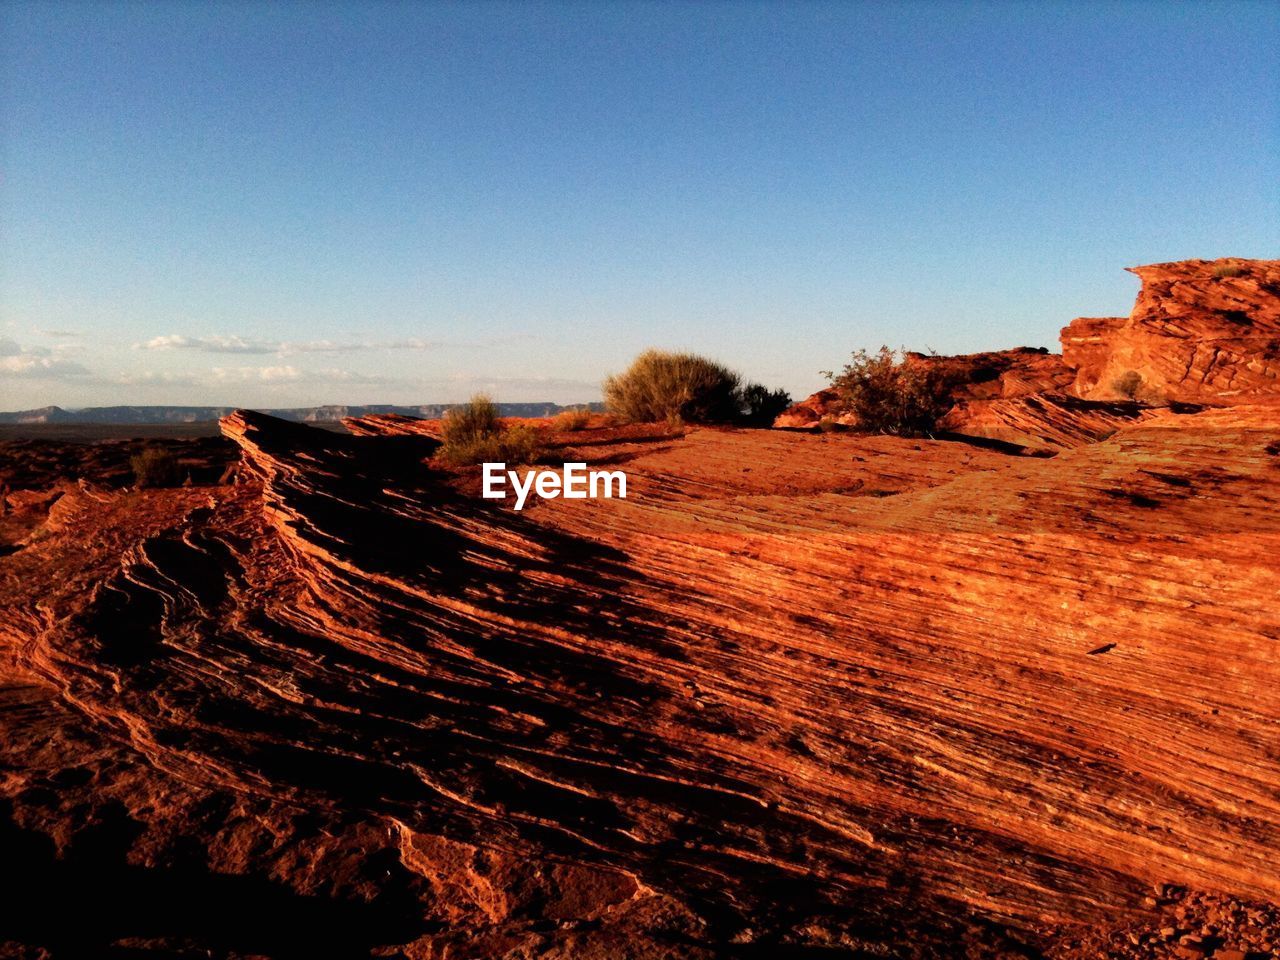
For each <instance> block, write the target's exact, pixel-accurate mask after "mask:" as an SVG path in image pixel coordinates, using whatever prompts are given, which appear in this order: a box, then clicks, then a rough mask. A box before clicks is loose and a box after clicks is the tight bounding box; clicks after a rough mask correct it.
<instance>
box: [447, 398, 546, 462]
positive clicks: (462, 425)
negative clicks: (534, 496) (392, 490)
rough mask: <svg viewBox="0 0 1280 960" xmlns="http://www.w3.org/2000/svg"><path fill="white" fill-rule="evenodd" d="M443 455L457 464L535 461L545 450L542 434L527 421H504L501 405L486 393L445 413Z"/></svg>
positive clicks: (448, 460)
mask: <svg viewBox="0 0 1280 960" xmlns="http://www.w3.org/2000/svg"><path fill="white" fill-rule="evenodd" d="M440 432H441V436H442V438H443V440H444V444H443V445H442V446H441V447H440V453H439V456H440V458H441V459H442V460H444V461H445V462H446V463H449V464H452V465H454V466H459V467H460V466H468V465H471V464H476V463H498V462H501V463H533V462H534V461H535V460H537V459H538V457H539V456H540V455H541V453H542V446H543V444H542V437H541V434H539V432H538V431H537V430H536V429H535V428H534V427H532V426H530V425H529V424H527V423H516V424H510V425H507V424H504V423H503V422H502V420H501V419H500V418H499V417H498V405H497V404H495V403H494V402H493V400H492V399H490V398H489V397H487V396H485V395H484V394H476V395H475V396H474V397H472V398H471V400H470V401H469V402H467V403H464V404H462V405H461V406H458V407H454V408H453V409H452V410H450V411H449V412H448V413H446V414H445V416H444V419H443V420H442V421H441V425H440Z"/></svg>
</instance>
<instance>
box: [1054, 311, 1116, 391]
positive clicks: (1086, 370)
mask: <svg viewBox="0 0 1280 960" xmlns="http://www.w3.org/2000/svg"><path fill="white" fill-rule="evenodd" d="M1128 322H1129V318H1128V317H1077V318H1076V319H1075V320H1072V321H1071V323H1069V324H1068V325H1067V326H1065V327H1063V328H1062V333H1061V334H1060V335H1059V338H1058V339H1059V340H1060V341H1061V342H1062V362H1063V363H1064V364H1065V365H1066V367H1067V369H1069V370H1071V371H1072V372H1073V373H1074V374H1075V378H1074V380H1073V381H1072V382H1071V383H1070V384H1068V387H1067V389H1068V391H1069V392H1070V393H1073V394H1075V395H1076V396H1082V397H1083V396H1088V395H1089V394H1090V393H1091V392H1092V391H1093V390H1094V388H1095V387H1097V386H1098V384H1099V383H1100V382H1101V380H1102V375H1103V368H1104V367H1105V366H1106V363H1107V358H1108V356H1109V355H1110V353H1111V344H1112V340H1113V338H1114V337H1115V336H1116V333H1117V332H1118V331H1119V330H1120V329H1121V328H1122V327H1124V325H1125V324H1126V323H1128ZM1126 399H1132V398H1126Z"/></svg>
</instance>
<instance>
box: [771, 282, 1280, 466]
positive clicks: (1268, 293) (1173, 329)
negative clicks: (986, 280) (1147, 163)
mask: <svg viewBox="0 0 1280 960" xmlns="http://www.w3.org/2000/svg"><path fill="white" fill-rule="evenodd" d="M1131 272H1132V273H1134V274H1136V275H1137V276H1138V277H1139V278H1140V279H1141V280H1142V289H1141V291H1140V292H1139V294H1138V300H1137V303H1136V305H1135V306H1134V310H1133V313H1132V314H1131V315H1130V316H1129V317H1080V318H1078V319H1076V320H1074V321H1072V322H1071V323H1070V324H1069V325H1067V326H1066V327H1064V328H1063V329H1062V331H1061V335H1060V340H1061V343H1062V354H1061V356H1057V355H1054V354H1048V353H1046V352H1043V351H1036V350H1032V349H1029V348H1026V347H1023V348H1020V349H1018V350H1007V351H1002V352H998V353H987V354H971V355H967V356H958V357H937V358H928V357H922V356H921V355H919V354H912V355H911V357H912V359H913V360H915V361H916V362H934V363H939V364H943V365H945V366H946V368H947V369H948V370H949V371H950V372H951V373H952V374H953V376H954V377H955V382H956V386H955V388H954V389H953V396H954V398H955V400H956V407H955V409H954V410H952V411H951V413H950V415H949V416H948V417H947V420H946V422H945V426H946V427H947V429H950V430H953V431H956V432H958V433H962V434H968V435H972V436H981V437H990V438H993V439H1008V438H1010V437H1013V436H1025V437H1026V438H1027V439H1029V440H1033V441H1034V440H1037V439H1038V440H1039V441H1042V442H1041V443H1040V444H1038V445H1042V446H1045V445H1047V446H1048V447H1056V446H1061V445H1068V446H1069V445H1072V444H1073V443H1074V442H1076V440H1074V439H1072V438H1073V437H1074V438H1077V439H1079V438H1081V437H1085V436H1087V437H1088V438H1090V439H1096V438H1097V437H1098V436H1101V435H1102V433H1103V432H1105V426H1104V424H1105V423H1106V422H1107V421H1108V418H1109V417H1110V416H1111V415H1112V414H1111V413H1108V412H1107V409H1106V408H1105V407H1098V408H1094V410H1093V412H1092V413H1090V415H1089V417H1088V419H1090V420H1097V423H1096V424H1091V425H1089V426H1087V427H1085V428H1084V432H1083V433H1081V424H1080V423H1079V422H1078V421H1079V418H1080V416H1081V413H1082V411H1083V410H1084V409H1085V408H1082V407H1081V406H1080V405H1079V404H1077V403H1075V402H1074V400H1073V399H1072V398H1077V399H1086V400H1096V401H1102V402H1103V403H1104V404H1105V403H1111V402H1114V401H1122V402H1123V401H1136V402H1139V403H1142V404H1144V405H1146V406H1165V405H1168V404H1169V403H1196V404H1214V405H1224V404H1233V403H1255V404H1256V403H1264V404H1265V403H1270V402H1273V401H1274V399H1275V398H1277V397H1280V260H1245V259H1240V258H1230V257H1229V258H1223V259H1220V260H1185V261H1181V262H1178V263H1161V264H1153V265H1151V266H1145V267H1133V268H1131ZM1039 395H1043V396H1042V397H1041V398H1040V399H1038V400H1037V401H1035V402H1033V403H1022V402H1008V401H1013V400H1017V398H1023V397H1033V396H1039ZM988 401H989V403H988ZM1048 408H1053V409H1058V410H1061V412H1062V413H1063V418H1062V420H1061V422H1060V426H1061V430H1058V429H1056V428H1055V427H1052V426H1051V427H1050V428H1049V429H1048V430H1046V429H1044V428H1043V427H1037V426H1036V425H1035V424H1036V421H1038V420H1042V419H1043V414H1044V411H1045V410H1046V409H1048ZM824 419H831V420H835V421H836V422H838V423H843V424H848V425H853V424H854V419H855V418H853V417H852V416H850V415H847V414H842V413H841V412H840V410H839V403H838V397H837V395H836V392H835V391H834V390H831V389H826V390H820V391H819V392H818V393H815V394H814V395H813V396H811V397H809V398H808V399H806V400H803V401H801V402H800V403H797V404H795V405H794V406H792V407H791V408H789V409H788V410H786V411H784V412H783V413H782V414H781V415H780V416H779V417H778V419H777V420H776V421H775V422H774V426H776V427H792V428H797V427H812V426H816V425H817V424H818V423H819V422H820V421H822V420H824ZM1043 441H1048V443H1047V444H1046V443H1043ZM1017 442H1022V441H1017ZM1033 445H1037V444H1033Z"/></svg>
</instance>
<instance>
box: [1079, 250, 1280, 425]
mask: <svg viewBox="0 0 1280 960" xmlns="http://www.w3.org/2000/svg"><path fill="white" fill-rule="evenodd" d="M1131 272H1133V273H1135V274H1137V275H1138V277H1139V278H1141V280H1142V290H1141V291H1140V292H1139V294H1138V302H1137V304H1136V305H1135V306H1134V310H1133V314H1132V315H1131V316H1130V317H1129V319H1128V321H1126V322H1125V323H1123V324H1121V325H1118V326H1115V327H1109V328H1107V329H1105V330H1104V331H1103V336H1102V342H1101V343H1100V344H1098V345H1097V346H1096V347H1091V348H1090V349H1088V351H1087V353H1086V355H1085V356H1084V357H1079V358H1077V360H1076V366H1078V367H1079V369H1080V373H1081V375H1080V379H1079V382H1078V383H1077V389H1076V392H1077V393H1078V394H1080V395H1081V396H1085V397H1101V398H1111V397H1116V396H1118V395H1119V394H1120V393H1121V392H1122V391H1121V389H1120V384H1121V380H1122V378H1124V377H1126V376H1127V375H1130V374H1136V375H1137V377H1139V378H1141V379H1140V382H1138V386H1137V390H1138V392H1139V396H1140V397H1144V396H1145V397H1149V398H1151V399H1154V400H1180V401H1188V402H1203V403H1238V402H1247V401H1249V400H1251V399H1253V398H1256V397H1257V396H1259V395H1263V394H1272V393H1276V392H1277V391H1280V260H1241V259H1238V258H1224V259H1220V260H1187V261H1182V262H1179V263H1157V264H1152V265H1150V266H1146V267H1134V268H1132V271H1131ZM1079 323H1081V321H1076V324H1079ZM1076 324H1072V326H1070V327H1067V328H1066V329H1065V330H1064V331H1063V346H1064V350H1066V349H1067V341H1068V337H1070V338H1071V339H1072V341H1073V344H1074V341H1076V340H1077V339H1079V338H1080V337H1081V335H1082V333H1083V331H1082V330H1081V328H1078V327H1077V326H1076ZM1077 350H1078V348H1077ZM1067 361H1068V363H1069V364H1070V363H1072V362H1073V358H1072V356H1071V354H1070V353H1069V352H1068V356H1067ZM1135 382H1137V381H1135Z"/></svg>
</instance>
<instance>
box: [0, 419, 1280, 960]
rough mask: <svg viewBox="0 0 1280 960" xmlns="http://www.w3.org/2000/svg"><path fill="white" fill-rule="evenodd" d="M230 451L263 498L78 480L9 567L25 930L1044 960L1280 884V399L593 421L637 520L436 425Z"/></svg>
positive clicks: (241, 427)
mask: <svg viewBox="0 0 1280 960" xmlns="http://www.w3.org/2000/svg"><path fill="white" fill-rule="evenodd" d="M1025 399H1027V398H1012V399H1011V401H1010V402H1013V401H1018V400H1025ZM982 402H988V403H992V404H995V403H1000V402H1004V401H1002V400H994V401H982ZM389 426H390V427H391V430H390V431H389V432H391V433H393V434H399V433H401V427H402V426H403V425H397V424H391V425H389ZM224 429H225V431H226V433H227V435H228V436H229V437H231V438H232V439H233V440H234V441H235V442H236V443H237V444H238V445H239V447H240V449H241V450H242V452H243V460H244V469H243V470H242V473H243V476H244V478H245V480H246V482H244V483H242V484H240V485H237V486H234V487H203V488H200V487H194V488H185V489H173V490H155V491H135V492H127V491H105V492H102V491H98V492H92V493H91V492H88V491H82V490H80V489H78V488H75V487H65V488H63V492H62V495H61V496H60V497H59V498H58V500H57V501H56V504H57V510H56V513H57V516H56V518H51V522H50V523H48V524H47V525H45V526H44V527H43V528H41V530H39V531H37V534H36V535H33V536H29V537H27V538H26V539H25V540H24V541H23V543H22V544H20V545H17V547H18V548H17V549H16V550H14V551H13V552H12V553H10V554H9V555H8V556H5V557H3V558H2V559H0V610H2V612H3V616H0V677H2V678H3V685H2V686H0V722H2V723H3V733H4V736H3V737H0V762H2V763H3V770H4V771H5V774H4V777H3V778H0V801H2V803H3V806H4V809H5V811H6V813H7V815H8V818H7V820H6V821H5V823H7V826H5V827H4V829H5V832H4V835H3V839H4V840H5V841H6V852H7V856H9V858H10V864H11V869H12V870H14V871H15V873H16V875H19V876H22V877H23V878H24V880H25V881H26V882H25V883H24V885H23V892H22V893H21V894H20V895H19V899H18V900H17V901H11V905H14V904H15V903H16V906H17V910H16V915H18V916H21V917H23V918H25V920H24V922H25V925H24V926H20V927H19V928H17V929H18V932H17V933H10V934H9V935H10V936H16V937H18V938H19V939H18V940H17V941H15V942H17V943H19V944H25V945H35V946H37V947H44V946H51V947H52V948H53V949H52V952H53V953H54V954H55V955H57V954H58V953H59V952H63V953H68V954H70V955H87V956H102V955H110V953H111V952H112V951H116V952H119V951H122V950H126V949H129V950H135V951H140V950H143V949H153V950H157V951H160V952H162V953H163V952H164V951H169V952H171V953H174V952H180V950H200V951H213V952H214V953H215V955H227V956H270V957H281V958H284V957H296V956H375V955H376V956H385V955H389V954H391V955H402V956H406V957H410V958H428V957H431V958H436V957H444V956H477V957H479V956H483V957H501V956H518V957H531V958H532V957H553V956H573V957H575V958H599V960H604V958H614V957H618V956H635V957H646V958H655V960H656V958H658V957H666V958H671V957H706V958H710V957H713V956H734V955H749V954H751V953H753V952H754V953H755V954H757V955H762V956H769V955H782V954H785V953H787V952H788V951H790V952H799V953H806V952H807V953H812V954H814V955H824V956H825V955H834V956H839V955H842V954H844V955H851V956H860V955H872V956H897V957H919V958H925V957H929V958H945V957H955V956H973V957H988V958H995V957H1026V956H1035V955H1040V954H1044V955H1048V956H1053V955H1054V951H1056V950H1059V949H1060V948H1061V949H1068V948H1069V946H1070V944H1073V943H1080V942H1084V941H1082V940H1081V932H1080V931H1081V930H1082V929H1088V930H1102V931H1103V932H1104V933H1105V932H1106V931H1108V930H1112V929H1122V930H1124V931H1134V930H1140V929H1145V927H1143V924H1146V925H1147V927H1151V926H1153V925H1154V926H1157V927H1158V926H1162V925H1163V924H1164V923H1165V922H1166V921H1165V920H1164V919H1163V917H1162V916H1161V914H1160V912H1159V910H1158V909H1156V908H1153V907H1149V906H1148V905H1146V904H1145V903H1144V898H1146V897H1148V896H1149V895H1150V891H1151V890H1152V889H1153V885H1154V884H1156V883H1160V884H1177V885H1182V886H1186V887H1190V888H1194V889H1200V890H1217V891H1222V892H1225V893H1229V894H1232V895H1234V896H1237V897H1240V898H1242V900H1251V901H1260V902H1274V901H1277V900H1280V876H1277V874H1276V873H1275V871H1274V869H1273V868H1274V864H1275V862H1276V859H1277V857H1280V795H1277V793H1276V790H1275V785H1276V783H1277V782H1280V767H1277V759H1276V756H1275V751H1274V749H1273V741H1274V737H1273V733H1274V730H1275V727H1276V724H1277V721H1278V718H1280V674H1278V673H1277V670H1278V668H1277V662H1276V658H1275V656H1274V649H1273V648H1274V643H1275V641H1274V638H1275V637H1276V636H1280V619H1277V607H1276V604H1275V603H1274V602H1273V600H1274V597H1275V596H1276V595H1277V593H1280V570H1278V569H1277V566H1276V563H1275V557H1276V556H1277V555H1278V551H1280V528H1278V527H1277V522H1276V518H1277V517H1278V516H1280V510H1278V509H1277V508H1278V507H1280V500H1278V499H1277V497H1278V496H1280V493H1278V491H1280V484H1278V483H1277V482H1276V481H1277V476H1280V472H1278V471H1280V435H1277V433H1276V430H1275V420H1274V417H1273V416H1272V411H1270V410H1268V409H1263V408H1254V407H1249V406H1238V407H1236V408H1233V409H1231V410H1213V411H1207V412H1202V413H1198V414H1178V413H1175V412H1173V411H1169V410H1165V411H1163V412H1162V413H1161V414H1160V416H1159V417H1157V418H1154V419H1148V420H1143V419H1141V418H1140V417H1129V418H1123V417H1119V416H1117V420H1116V422H1115V424H1114V429H1115V432H1114V434H1113V435H1112V436H1111V437H1110V438H1109V439H1106V440H1101V441H1099V442H1095V443H1090V444H1083V445H1079V446H1076V447H1074V448H1072V449H1068V450H1065V451H1064V452H1062V453H1060V454H1059V455H1058V456H1057V457H1055V458H1052V459H1030V458H1017V457H1009V456H1007V455H1005V454H1003V453H1001V452H999V451H997V450H994V449H984V448H981V447H975V446H971V445H967V444H961V443H945V442H936V441H927V440H919V441H916V440H902V439H897V438H891V437H866V436H861V435H857V434H838V435H821V434H817V435H812V434H804V433H789V432H784V431H752V430H710V429H703V430H694V431H691V432H689V433H688V434H687V435H685V436H683V437H677V436H673V435H671V434H662V433H658V432H653V431H651V432H650V433H649V434H645V433H643V432H640V431H632V432H624V431H617V432H610V431H599V432H597V431H582V432H581V435H580V436H575V438H574V441H573V442H574V443H576V444H577V446H567V447H565V448H564V449H563V450H562V451H559V452H557V456H558V457H563V458H564V459H566V460H569V459H574V460H578V459H581V460H585V461H588V462H591V463H598V464H610V465H613V466H615V467H618V466H621V467H623V468H624V469H626V470H627V471H628V473H629V475H630V477H631V478H632V481H631V484H630V485H629V496H628V499H626V500H619V499H614V500H608V501H564V500H555V501H545V502H543V501H539V502H537V503H535V504H532V505H531V506H529V507H527V508H526V510H525V511H524V512H523V513H521V514H514V513H513V512H511V511H510V510H509V509H506V508H504V506H503V505H502V504H496V503H493V502H491V501H482V500H480V499H479V498H478V497H476V496H475V495H474V492H473V491H471V490H470V489H469V488H468V486H467V484H468V483H470V482H472V480H473V479H474V478H471V477H469V476H468V475H467V474H465V473H463V474H456V475H455V474H452V473H448V472H444V471H441V470H438V469H436V468H434V467H433V466H431V464H430V463H427V462H424V457H425V456H426V454H427V453H429V447H425V446H424V447H422V448H419V449H415V448H414V446H413V444H414V443H415V442H417V440H418V439H419V438H415V437H405V436H401V435H392V436H379V435H377V431H376V429H375V428H373V427H370V429H369V431H368V432H369V434H370V435H368V436H343V435H337V434H333V433H326V432H323V431H320V430H315V429H312V428H308V427H302V426H298V425H293V424H287V423H284V422H281V421H277V420H274V419H272V418H270V417H264V416H261V415H256V414H250V413H240V414H237V415H235V416H233V417H229V418H228V419H227V420H226V421H225V422H224ZM406 441H407V442H406ZM0 826H4V824H0ZM90 892H92V895H90ZM82 894H83V896H82ZM56 896H71V897H74V898H75V899H74V900H73V901H69V902H75V903H77V904H83V906H78V907H77V911H78V914H77V917H78V920H79V921H80V922H78V923H76V924H65V923H57V924H47V923H46V924H42V922H41V921H40V919H39V918H40V917H41V916H42V914H41V912H40V911H38V910H37V909H35V905H36V904H37V903H40V902H45V901H46V900H48V899H49V898H52V897H56ZM1082 925H1083V926H1082ZM1103 939H1104V940H1105V939H1106V937H1103ZM1139 942H1144V943H1145V942H1146V941H1141V940H1139ZM1161 942H1163V941H1161ZM1232 942H1233V943H1236V942H1238V943H1242V944H1245V943H1252V944H1256V943H1260V942H1261V941H1260V940H1259V939H1258V938H1256V937H1255V938H1254V939H1248V938H1246V937H1245V934H1244V932H1242V933H1241V937H1240V939H1239V940H1238V941H1232ZM1153 949H1154V948H1153ZM743 951H746V953H743ZM144 955H145V954H144ZM1134 955H1135V956H1139V955H1142V956H1149V957H1153V958H1154V957H1157V956H1163V955H1162V954H1159V953H1147V954H1134Z"/></svg>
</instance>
